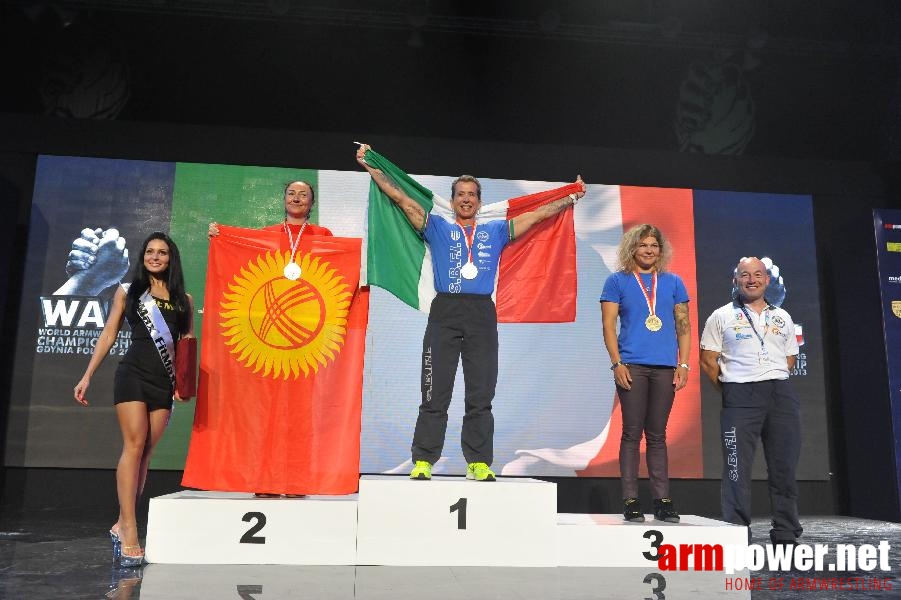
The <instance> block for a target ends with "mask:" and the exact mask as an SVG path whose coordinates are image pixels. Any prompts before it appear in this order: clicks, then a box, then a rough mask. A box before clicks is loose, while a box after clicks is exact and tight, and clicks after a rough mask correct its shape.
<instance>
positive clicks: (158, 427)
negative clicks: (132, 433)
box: [135, 408, 172, 501]
mask: <svg viewBox="0 0 901 600" xmlns="http://www.w3.org/2000/svg"><path fill="white" fill-rule="evenodd" d="M171 414H172V411H170V410H166V409H163V408H158V409H156V410H152V411H150V413H149V415H148V416H149V419H150V421H149V422H150V431H149V432H148V434H147V441H146V442H145V444H144V454H143V455H141V473H140V478H139V479H138V495H137V497H136V498H135V501H137V499H138V498H140V497H141V494H143V493H144V484H145V483H146V482H147V469H148V467H149V466H150V457H151V456H152V455H153V450H154V448H156V445H157V443H159V441H160V439H161V438H162V437H163V432H164V431H166V426H167V425H169V417H170V415H171Z"/></svg>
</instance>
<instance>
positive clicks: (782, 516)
mask: <svg viewBox="0 0 901 600" xmlns="http://www.w3.org/2000/svg"><path fill="white" fill-rule="evenodd" d="M720 426H721V428H722V429H721V434H722V438H721V439H722V441H723V482H722V486H721V490H722V498H721V501H722V508H723V520H725V521H729V522H730V523H735V524H737V525H746V526H747V525H750V523H751V466H752V464H753V461H754V453H755V451H756V450H757V440H758V439H760V440H763V454H764V457H765V458H766V466H767V471H768V472H769V490H770V510H771V512H772V514H773V523H772V525H773V528H772V529H771V530H770V536H771V537H772V539H773V540H775V541H792V540H795V539H796V538H797V537H798V536H800V535H801V532H802V531H803V529H802V527H801V523H800V522H799V521H798V484H797V482H796V481H795V468H796V467H797V465H798V459H799V458H800V456H801V411H800V405H799V403H798V397H797V396H796V395H795V392H794V390H793V389H792V386H791V384H790V383H789V381H788V380H787V379H772V380H769V381H757V382H752V383H724V384H723V409H722V411H721V412H720Z"/></svg>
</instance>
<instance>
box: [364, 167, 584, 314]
mask: <svg viewBox="0 0 901 600" xmlns="http://www.w3.org/2000/svg"><path fill="white" fill-rule="evenodd" d="M365 160H366V163H367V164H369V165H370V166H372V167H374V168H377V169H381V170H382V171H383V172H384V173H385V174H386V175H388V177H390V178H391V180H392V181H393V182H394V183H395V184H397V185H398V187H400V189H402V190H403V191H404V192H405V193H406V194H407V195H408V196H409V197H410V198H412V199H413V200H415V201H416V202H417V203H418V204H419V205H420V206H422V208H423V209H424V210H425V211H426V212H427V213H429V218H430V219H435V218H439V219H446V220H448V221H451V222H453V220H454V214H453V211H452V210H451V206H450V202H448V201H447V200H445V199H444V198H441V197H440V196H438V195H437V194H435V193H434V192H432V191H431V190H429V189H426V188H425V187H423V186H422V185H421V184H419V183H418V182H417V181H415V180H414V179H413V178H412V177H410V176H409V175H407V174H406V173H404V172H403V171H401V170H400V169H399V168H398V167H397V166H395V165H394V164H392V163H391V162H390V161H389V160H388V159H386V158H385V157H384V156H382V155H380V154H378V153H377V152H375V151H373V150H369V151H368V152H366V156H365ZM579 191H581V186H579V185H578V184H575V183H573V184H569V185H565V186H562V187H559V188H555V189H552V190H547V191H544V192H539V193H537V194H530V195H528V196H522V197H519V198H513V199H511V200H506V201H503V202H494V203H491V204H482V209H481V211H480V212H479V215H478V221H480V222H485V221H493V220H495V219H507V220H509V219H512V218H514V217H516V216H518V215H521V214H523V213H526V212H529V211H531V210H535V209H536V208H538V207H540V206H542V205H544V204H547V203H548V202H553V201H554V200H559V199H560V198H563V197H565V196H567V195H569V194H572V193H575V192H579ZM368 239H369V244H368V246H367V248H368V251H367V257H366V264H367V278H368V280H369V281H368V283H370V284H372V285H377V286H379V287H381V288H384V289H386V290H388V291H389V292H391V293H392V294H394V295H395V296H397V297H398V298H399V299H400V300H402V301H403V302H405V303H406V304H408V305H410V306H412V307H413V308H416V309H418V310H421V311H423V312H428V311H429V308H430V306H431V304H432V299H433V298H434V297H435V284H434V275H433V273H432V257H431V253H430V251H429V247H428V244H426V243H425V242H424V241H423V239H422V237H420V235H419V233H418V232H416V231H414V230H413V228H412V227H411V226H410V223H409V222H408V221H407V218H406V217H405V216H404V215H403V213H402V212H401V211H400V210H399V209H398V208H397V206H396V205H395V204H394V203H393V202H392V201H391V200H390V199H389V198H388V197H387V196H386V195H385V194H384V193H382V191H381V190H380V189H379V187H378V185H376V183H375V182H374V181H373V182H371V183H370V187H369V219H368ZM576 282H577V277H576V236H575V230H574V226H573V211H572V208H571V207H570V208H567V209H566V210H564V211H561V212H560V213H557V214H556V215H555V216H553V217H551V218H549V219H546V220H545V221H542V222H541V223H539V224H538V225H535V226H534V227H532V228H531V229H530V230H529V231H528V232H527V233H526V234H525V235H523V236H522V237H517V238H516V241H515V242H513V243H511V244H509V245H508V246H507V247H506V248H505V249H504V251H503V253H502V254H501V262H500V265H499V267H498V278H497V281H496V282H495V293H494V294H493V295H494V298H495V302H496V304H497V320H498V321H499V322H501V323H567V322H571V321H574V320H575V318H576V287H577V284H576Z"/></svg>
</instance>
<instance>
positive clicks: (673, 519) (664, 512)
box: [654, 498, 679, 523]
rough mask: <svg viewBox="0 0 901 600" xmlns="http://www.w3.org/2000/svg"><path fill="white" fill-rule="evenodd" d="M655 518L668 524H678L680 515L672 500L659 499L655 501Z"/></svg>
mask: <svg viewBox="0 0 901 600" xmlns="http://www.w3.org/2000/svg"><path fill="white" fill-rule="evenodd" d="M654 518H655V519H657V520H658V521H666V522H667V523H678V522H679V513H677V512H676V508H675V507H674V506H673V500H672V498H658V499H657V500H654Z"/></svg>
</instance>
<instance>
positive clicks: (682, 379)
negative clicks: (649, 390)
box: [673, 367, 688, 392]
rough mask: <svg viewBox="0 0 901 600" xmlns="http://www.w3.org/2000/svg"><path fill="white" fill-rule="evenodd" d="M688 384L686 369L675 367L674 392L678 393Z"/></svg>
mask: <svg viewBox="0 0 901 600" xmlns="http://www.w3.org/2000/svg"><path fill="white" fill-rule="evenodd" d="M687 383H688V369H686V368H685V367H676V372H675V373H673V385H675V386H676V391H677V392H678V391H679V390H681V389H682V388H684V387H685V384H687Z"/></svg>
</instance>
